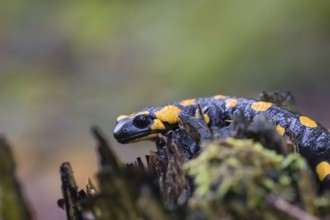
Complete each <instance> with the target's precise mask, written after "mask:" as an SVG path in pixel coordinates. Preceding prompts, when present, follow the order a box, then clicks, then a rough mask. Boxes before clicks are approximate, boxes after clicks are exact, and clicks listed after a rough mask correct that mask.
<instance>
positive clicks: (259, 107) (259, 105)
mask: <svg viewBox="0 0 330 220" xmlns="http://www.w3.org/2000/svg"><path fill="white" fill-rule="evenodd" d="M272 105H273V103H271V102H254V103H253V104H252V105H251V108H252V109H253V110H255V111H257V112H263V111H266V110H267V109H269V108H270V107H271V106H272Z"/></svg>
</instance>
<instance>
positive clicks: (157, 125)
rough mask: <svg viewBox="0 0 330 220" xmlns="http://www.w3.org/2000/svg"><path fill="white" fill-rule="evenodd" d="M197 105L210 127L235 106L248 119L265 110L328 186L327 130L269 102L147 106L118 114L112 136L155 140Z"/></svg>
mask: <svg viewBox="0 0 330 220" xmlns="http://www.w3.org/2000/svg"><path fill="white" fill-rule="evenodd" d="M198 106H200V107H201V108H202V110H203V113H204V118H205V121H206V123H207V124H208V126H210V127H211V126H218V127H221V126H225V123H224V121H225V120H230V119H231V118H232V116H233V113H234V111H235V110H241V111H242V112H243V114H244V116H245V117H246V118H247V119H249V120H251V121H252V120H253V119H254V118H255V117H256V116H257V115H259V114H265V115H266V117H267V118H268V119H269V120H270V121H271V122H272V123H273V124H274V126H275V128H276V130H277V132H278V133H279V134H280V135H282V136H283V135H287V136H288V137H289V138H292V137H293V138H294V141H295V143H297V145H298V147H299V153H300V154H301V155H302V156H303V157H305V158H306V159H307V161H308V163H309V164H310V166H311V167H312V168H313V169H314V170H315V171H316V174H317V176H318V178H319V180H320V181H321V182H322V183H324V184H325V185H326V186H330V130H328V129H326V128H324V127H323V126H322V125H321V124H319V123H317V122H315V121H314V120H312V119H310V118H309V117H307V116H303V115H300V114H298V113H294V112H291V111H289V110H286V109H283V108H281V107H278V106H276V105H275V104H273V103H271V102H264V101H256V100H253V99H246V98H237V97H229V96H223V95H216V96H213V97H206V98H197V99H188V100H183V101H180V102H175V103H172V104H170V105H166V106H163V107H160V106H155V107H148V108H145V109H143V110H142V111H140V112H137V113H134V114H131V115H121V116H119V117H118V118H117V125H116V127H115V129H114V137H115V138H116V139H117V141H118V142H120V143H131V142H137V141H141V140H155V139H156V138H157V137H158V133H165V132H167V131H169V130H171V129H174V128H175V126H177V123H178V121H179V115H180V114H187V115H190V116H194V115H195V112H196V110H197V108H198ZM327 188H328V187H327ZM329 188H330V187H329Z"/></svg>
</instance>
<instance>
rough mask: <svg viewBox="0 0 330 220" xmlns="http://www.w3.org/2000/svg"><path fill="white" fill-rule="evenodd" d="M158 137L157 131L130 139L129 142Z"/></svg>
mask: <svg viewBox="0 0 330 220" xmlns="http://www.w3.org/2000/svg"><path fill="white" fill-rule="evenodd" d="M157 137H158V134H157V133H154V134H149V135H146V136H144V137H140V138H136V139H134V140H131V141H130V142H129V143H134V142H139V141H144V140H152V139H155V138H157Z"/></svg>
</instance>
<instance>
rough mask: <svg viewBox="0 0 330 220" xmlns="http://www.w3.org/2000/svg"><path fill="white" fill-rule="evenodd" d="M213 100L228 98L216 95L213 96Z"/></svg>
mask: <svg viewBox="0 0 330 220" xmlns="http://www.w3.org/2000/svg"><path fill="white" fill-rule="evenodd" d="M213 98H215V99H224V98H226V96H224V95H215V96H213Z"/></svg>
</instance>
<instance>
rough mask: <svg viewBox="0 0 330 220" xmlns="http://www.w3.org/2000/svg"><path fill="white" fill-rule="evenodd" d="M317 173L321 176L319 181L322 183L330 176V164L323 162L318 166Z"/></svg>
mask: <svg viewBox="0 0 330 220" xmlns="http://www.w3.org/2000/svg"><path fill="white" fill-rule="evenodd" d="M316 173H317V175H318V176H319V179H320V180H321V181H323V180H324V178H325V177H326V176H327V175H329V174H330V165H329V163H327V162H325V161H322V162H321V163H319V164H318V165H317V166H316Z"/></svg>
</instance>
